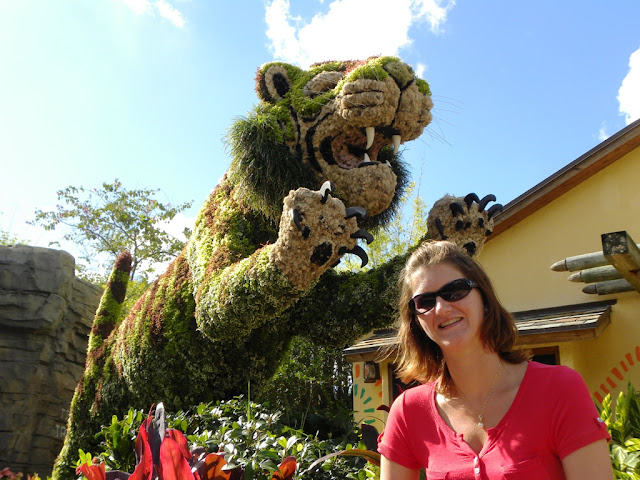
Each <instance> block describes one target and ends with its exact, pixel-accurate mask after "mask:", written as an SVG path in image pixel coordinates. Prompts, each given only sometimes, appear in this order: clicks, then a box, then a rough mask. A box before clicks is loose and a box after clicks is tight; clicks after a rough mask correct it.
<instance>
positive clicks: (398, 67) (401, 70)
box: [383, 62, 416, 89]
mask: <svg viewBox="0 0 640 480" xmlns="http://www.w3.org/2000/svg"><path fill="white" fill-rule="evenodd" d="M383 68H384V69H385V70H386V72H387V73H388V74H389V75H391V76H392V77H393V79H394V80H395V81H396V83H397V84H398V87H400V89H403V88H404V87H406V86H407V84H409V82H412V81H413V80H414V79H415V78H416V76H415V73H413V69H412V68H411V67H410V66H409V65H407V64H406V63H404V62H389V63H387V64H385V65H384V66H383Z"/></svg>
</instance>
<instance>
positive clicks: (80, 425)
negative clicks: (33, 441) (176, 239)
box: [54, 57, 432, 480]
mask: <svg viewBox="0 0 640 480" xmlns="http://www.w3.org/2000/svg"><path fill="white" fill-rule="evenodd" d="M301 79H302V80H301ZM257 91H258V96H259V97H260V98H261V99H262V104H261V105H260V106H259V107H257V108H256V110H255V111H254V112H253V113H252V114H250V115H249V116H248V117H247V118H246V119H242V120H239V121H238V122H236V124H235V125H234V127H232V130H231V133H230V136H229V142H230V145H231V153H232V164H231V167H230V169H229V172H228V173H227V174H225V176H224V177H223V178H222V179H221V181H220V183H219V184H218V186H217V187H216V188H215V189H214V190H213V192H212V193H211V195H210V197H209V198H208V200H207V201H206V202H205V204H204V205H203V207H202V209H201V210H200V213H199V214H198V217H197V220H196V224H195V227H194V229H193V232H192V234H191V236H190V238H189V240H188V242H187V244H186V246H185V248H184V249H183V250H182V252H181V253H180V254H179V255H178V256H177V258H176V259H175V260H174V261H173V262H172V263H171V264H170V266H169V267H168V269H167V271H166V272H165V273H164V274H163V275H161V276H160V277H159V278H158V279H157V280H156V281H155V282H154V283H153V284H152V285H151V286H150V288H149V289H148V290H147V292H146V293H145V294H144V295H142V297H141V298H140V299H139V300H138V301H137V302H136V304H135V305H134V306H133V307H132V308H131V310H130V311H129V313H128V315H127V316H126V318H125V319H124V320H122V321H121V322H120V323H117V324H115V325H114V326H113V329H112V331H111V333H110V334H109V336H108V337H105V338H103V341H102V343H101V344H100V345H99V348H96V349H94V350H91V351H90V354H91V355H92V357H91V364H90V365H88V368H87V370H86V372H85V376H84V378H83V379H82V380H81V382H80V384H79V386H78V389H77V390H76V394H75V396H74V400H73V402H72V406H71V416H70V419H69V423H68V430H67V435H66V438H65V444H64V447H63V451H62V453H61V456H60V457H59V459H58V461H57V463H56V466H55V468H54V478H55V479H56V480H57V479H58V478H65V479H69V480H70V479H72V478H74V469H73V467H74V465H73V461H74V458H75V455H76V452H77V451H78V449H80V448H82V449H84V450H93V449H94V447H95V445H96V441H95V434H96V433H97V432H98V431H99V430H100V425H104V424H108V423H109V422H110V420H111V418H112V415H114V414H122V413H123V412H126V411H127V410H128V409H129V408H130V407H134V408H147V407H148V405H151V404H157V403H158V402H163V403H164V404H165V406H166V407H167V408H169V409H172V410H175V409H188V408H189V407H191V406H193V405H196V404H199V403H200V402H209V401H215V400H224V399H229V398H232V397H234V396H236V395H239V394H242V393H245V392H246V389H247V385H249V384H250V385H251V388H252V390H253V391H256V392H258V391H260V390H261V389H262V388H264V386H265V385H266V384H267V382H268V381H269V379H270V378H271V377H272V375H273V374H274V372H275V371H276V369H277V368H278V365H279V363H280V360H281V359H282V357H283V356H284V355H285V353H286V352H287V349H288V348H289V344H290V342H291V340H292V338H293V337H295V336H296V335H301V336H305V337H306V338H309V339H311V340H312V341H313V342H315V343H317V344H321V345H328V346H333V347H334V348H340V347H342V346H345V345H346V344H348V343H350V342H352V341H354V340H355V339H356V338H357V337H359V336H361V335H363V334H364V333H366V332H368V331H370V330H371V329H373V328H377V327H383V326H386V325H388V324H389V323H390V322H391V321H392V320H393V317H394V315H393V314H394V309H395V307H394V304H395V296H396V290H395V289H396V280H395V279H396V276H397V272H398V271H399V269H400V268H401V266H402V264H403V258H402V257H397V258H394V259H392V260H390V261H388V262H386V263H384V264H381V265H378V266H376V268H373V269H371V270H369V271H367V272H359V273H356V272H346V273H338V272H336V271H334V270H333V269H332V267H334V266H335V265H336V264H337V263H338V262H339V261H340V260H341V258H342V257H343V256H344V255H346V254H349V253H353V254H356V255H358V256H360V257H361V261H362V263H363V264H366V261H367V258H366V254H365V252H364V250H363V249H362V248H361V247H360V245H358V242H359V241H361V240H365V241H367V242H370V241H371V240H372V237H371V235H370V234H369V233H368V232H367V231H365V230H364V227H363V225H368V226H370V227H375V226H380V225H383V224H384V223H386V222H388V221H389V219H390V218H391V216H392V214H393V211H394V205H395V204H397V202H398V198H399V195H400V194H401V191H402V188H403V186H404V184H405V183H406V177H407V172H406V169H405V168H404V167H403V165H402V162H401V160H400V158H399V157H398V155H397V150H398V148H399V146H400V144H401V143H402V142H405V141H408V140H412V139H415V138H417V137H418V136H419V135H420V134H421V133H422V131H423V129H424V128H425V127H426V125H427V124H428V123H429V122H430V120H431V113H430V110H431V106H432V103H431V99H430V97H429V96H428V95H426V94H425V92H427V89H425V85H424V84H423V83H419V82H417V79H416V77H415V75H414V74H413V71H412V70H411V68H410V67H409V66H408V65H406V64H404V63H402V62H401V61H400V60H398V59H396V58H393V57H382V58H377V59H369V60H366V61H362V62H329V63H324V64H318V65H316V66H314V67H312V69H311V70H310V71H309V72H307V73H303V72H302V71H301V70H299V69H297V67H293V66H286V65H285V64H281V63H276V64H268V65H266V66H265V67H263V68H261V69H260V70H259V72H258V81H257ZM329 92H331V93H329ZM323 93H326V94H327V95H326V97H327V98H326V101H325V100H322V101H318V102H316V100H317V99H318V97H319V96H321V95H323ZM301 96H303V97H304V98H306V99H309V102H308V104H311V103H313V104H314V105H320V108H319V109H317V111H316V110H315V109H314V110H312V111H311V110H306V109H305V105H307V103H304V102H303V103H304V104H303V103H300V100H299V99H300V98H301ZM323 98H324V97H323ZM387 160H388V161H387ZM113 286H114V284H111V286H110V287H109V288H107V291H106V293H105V298H108V296H109V295H111V294H113V292H112V290H113ZM107 304H108V302H107ZM110 308H111V307H107V308H105V309H104V310H105V311H101V312H99V315H98V318H97V320H96V322H97V323H96V325H100V320H99V319H100V318H110V319H114V318H118V317H117V315H114V314H113V313H109V309H110ZM114 308H115V306H114Z"/></svg>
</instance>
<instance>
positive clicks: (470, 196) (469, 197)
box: [464, 193, 480, 208]
mask: <svg viewBox="0 0 640 480" xmlns="http://www.w3.org/2000/svg"><path fill="white" fill-rule="evenodd" d="M473 202H476V203H480V199H479V198H478V195H476V194H475V193H470V194H468V195H467V196H466V197H464V203H466V204H467V208H471V204H472V203H473Z"/></svg>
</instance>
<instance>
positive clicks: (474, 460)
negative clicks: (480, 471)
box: [473, 457, 478, 465]
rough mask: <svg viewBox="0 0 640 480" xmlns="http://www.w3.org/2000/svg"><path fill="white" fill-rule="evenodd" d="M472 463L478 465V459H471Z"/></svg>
mask: <svg viewBox="0 0 640 480" xmlns="http://www.w3.org/2000/svg"><path fill="white" fill-rule="evenodd" d="M473 463H474V465H475V464H477V463H478V457H473Z"/></svg>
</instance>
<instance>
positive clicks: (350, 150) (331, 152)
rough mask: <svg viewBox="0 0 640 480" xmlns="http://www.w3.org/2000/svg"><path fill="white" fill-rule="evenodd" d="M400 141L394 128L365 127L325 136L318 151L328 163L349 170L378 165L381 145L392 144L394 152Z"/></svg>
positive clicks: (396, 150)
mask: <svg viewBox="0 0 640 480" xmlns="http://www.w3.org/2000/svg"><path fill="white" fill-rule="evenodd" d="M401 143H402V137H401V136H400V134H399V132H398V131H397V130H396V129H393V128H391V127H378V128H375V127H366V128H364V129H360V130H355V131H351V132H345V133H341V134H340V135H338V136H336V137H327V138H325V139H324V140H323V141H322V142H321V144H320V153H321V154H322V157H323V159H324V161H325V162H327V163H328V164H329V165H338V166H339V167H340V168H344V169H346V170H350V169H352V168H360V167H366V166H369V165H378V164H379V163H380V162H378V154H379V152H380V150H381V149H382V148H383V147H386V146H393V153H394V154H396V153H398V149H399V148H400V144H401ZM387 164H389V163H388V162H387ZM389 166H390V165H389Z"/></svg>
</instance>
